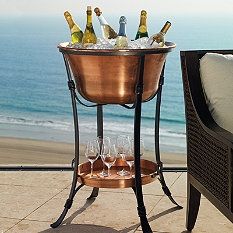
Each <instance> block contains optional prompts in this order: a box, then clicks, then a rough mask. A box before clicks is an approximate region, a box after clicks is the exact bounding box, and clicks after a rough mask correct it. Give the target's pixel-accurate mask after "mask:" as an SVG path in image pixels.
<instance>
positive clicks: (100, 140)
mask: <svg viewBox="0 0 233 233" xmlns="http://www.w3.org/2000/svg"><path fill="white" fill-rule="evenodd" d="M97 140H98V143H99V147H100V154H101V150H102V148H103V145H105V146H106V145H108V146H109V145H110V144H111V140H110V137H107V136H104V137H103V138H102V137H97ZM101 159H102V157H101ZM102 161H103V159H102ZM104 167H105V163H104V162H103V169H102V171H101V172H100V173H99V175H100V176H102V177H106V176H108V173H107V171H105V169H104Z"/></svg>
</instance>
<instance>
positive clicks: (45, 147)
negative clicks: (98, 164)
mask: <svg viewBox="0 0 233 233" xmlns="http://www.w3.org/2000/svg"><path fill="white" fill-rule="evenodd" d="M83 152H84V145H80V162H85V161H86V158H85V156H84V153H83ZM143 156H144V158H146V159H149V160H152V161H153V160H154V158H155V157H154V152H153V151H148V150H145V153H144V155H143ZM73 158H74V144H72V143H63V142H52V141H42V140H32V139H21V138H7V137H0V164H1V165H3V164H4V165H6V164H17V165H24V164H26V165H28V164H39V165H42V164H50V165H51V164H70V162H71V160H72V159H73ZM161 160H162V162H163V163H164V164H181V165H185V164H186V155H185V154H175V153H164V152H161Z"/></svg>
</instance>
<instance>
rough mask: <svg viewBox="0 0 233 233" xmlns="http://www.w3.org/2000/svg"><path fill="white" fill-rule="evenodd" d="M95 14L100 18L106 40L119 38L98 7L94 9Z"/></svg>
mask: <svg viewBox="0 0 233 233" xmlns="http://www.w3.org/2000/svg"><path fill="white" fill-rule="evenodd" d="M94 12H95V13H96V16H97V17H98V20H99V22H100V26H101V30H102V36H103V38H104V39H114V38H116V37H117V33H116V32H115V31H114V29H112V28H111V27H110V25H109V24H108V22H107V21H106V19H105V18H104V16H103V14H102V12H101V11H100V9H99V8H98V7H96V8H95V9H94Z"/></svg>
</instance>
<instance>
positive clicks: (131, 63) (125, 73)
mask: <svg viewBox="0 0 233 233" xmlns="http://www.w3.org/2000/svg"><path fill="white" fill-rule="evenodd" d="M174 47H175V44H174V43H172V42H166V46H165V47H163V48H156V49H127V50H115V49H112V50H95V49H77V48H69V47H62V46H61V45H59V46H58V48H59V50H60V52H62V53H63V54H64V56H65V58H66V59H67V60H68V62H69V65H70V68H71V70H72V73H73V77H74V80H75V83H76V88H77V90H78V92H79V93H80V94H81V95H82V96H83V97H84V98H85V99H86V100H88V101H91V102H95V103H99V104H108V103H111V104H129V103H134V101H135V88H136V84H137V81H138V78H139V73H140V68H141V67H140V60H141V58H142V56H145V61H144V67H142V69H144V73H143V83H144V85H143V96H142V100H143V101H146V100H148V99H149V98H150V97H151V96H153V95H154V94H155V93H156V91H157V89H158V84H159V79H160V74H161V71H162V69H163V65H164V62H165V59H166V56H167V53H168V52H170V51H171V50H172V49H173V48H174Z"/></svg>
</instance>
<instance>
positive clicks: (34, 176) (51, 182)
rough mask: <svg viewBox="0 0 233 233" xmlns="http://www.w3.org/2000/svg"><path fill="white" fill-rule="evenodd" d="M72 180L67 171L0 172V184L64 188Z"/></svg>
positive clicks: (70, 174)
mask: <svg viewBox="0 0 233 233" xmlns="http://www.w3.org/2000/svg"><path fill="white" fill-rule="evenodd" d="M71 181H72V173H71V172H67V171H56V172H51V171H33V172H28V171H7V172H0V185H18V186H31V187H48V188H49V187H51V186H52V187H54V188H65V187H67V186H68V185H69V184H70V183H71Z"/></svg>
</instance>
